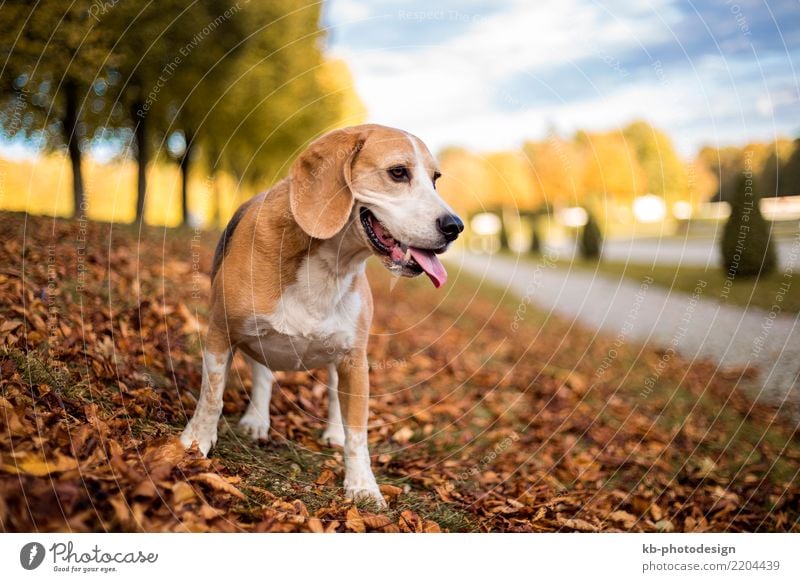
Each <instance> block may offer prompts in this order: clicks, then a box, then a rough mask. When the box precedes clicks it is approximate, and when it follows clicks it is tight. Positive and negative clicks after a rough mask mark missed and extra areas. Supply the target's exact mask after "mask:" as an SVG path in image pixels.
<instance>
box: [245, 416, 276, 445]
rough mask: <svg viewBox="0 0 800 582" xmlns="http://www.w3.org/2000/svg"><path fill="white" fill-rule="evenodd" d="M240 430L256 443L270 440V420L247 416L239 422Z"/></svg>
mask: <svg viewBox="0 0 800 582" xmlns="http://www.w3.org/2000/svg"><path fill="white" fill-rule="evenodd" d="M239 428H241V429H242V432H244V433H245V434H246V435H247V436H249V437H250V438H252V439H253V440H255V441H268V440H269V420H265V419H264V418H263V417H262V416H261V415H258V414H245V415H244V416H243V417H242V419H241V420H240V421H239Z"/></svg>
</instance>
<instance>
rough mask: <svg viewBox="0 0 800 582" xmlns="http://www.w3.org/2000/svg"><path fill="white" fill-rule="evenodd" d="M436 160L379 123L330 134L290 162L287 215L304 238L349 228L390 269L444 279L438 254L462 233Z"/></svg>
mask: <svg viewBox="0 0 800 582" xmlns="http://www.w3.org/2000/svg"><path fill="white" fill-rule="evenodd" d="M439 175H440V173H439V169H438V165H437V163H436V160H435V159H434V157H433V156H432V155H431V153H430V152H429V151H428V148H427V147H425V144H423V143H422V141H420V139H419V138H417V137H415V136H413V135H411V134H409V133H406V132H404V131H401V130H398V129H392V128H389V127H383V126H380V125H360V126H356V127H349V128H346V129H340V130H337V131H333V132H331V133H328V134H327V135H324V136H323V137H321V138H319V139H318V140H316V141H315V142H313V143H312V144H311V145H310V146H309V147H308V149H307V150H306V151H304V152H303V153H302V154H301V155H300V157H298V159H297V160H296V161H295V163H294V165H293V166H292V169H291V177H290V204H291V210H292V214H293V215H294V218H295V220H296V221H297V223H298V224H299V225H300V227H301V228H302V229H303V230H304V231H305V232H306V233H307V234H309V235H310V236H312V237H314V238H318V239H329V238H331V237H333V236H335V235H336V234H337V233H339V232H341V231H342V229H344V228H345V226H346V225H348V223H350V222H351V220H352V221H353V222H355V223H356V227H357V228H359V230H360V240H361V241H362V243H363V244H364V245H366V246H367V247H368V248H369V249H370V250H371V251H372V252H373V253H374V254H375V255H377V256H379V257H380V258H381V260H382V262H383V264H384V265H385V266H386V267H387V268H388V269H389V270H391V271H392V272H394V273H397V274H399V275H402V276H405V277H415V276H417V275H420V274H421V273H423V272H425V273H426V274H427V275H428V276H429V277H430V279H431V281H433V284H434V285H435V286H436V287H440V286H441V285H442V284H444V282H445V281H446V280H447V272H446V271H445V269H444V267H443V266H442V263H441V261H440V260H439V257H438V256H437V255H439V254H441V253H443V252H444V251H445V250H446V249H447V247H448V246H449V244H450V243H451V242H453V241H454V240H455V239H456V238H457V237H458V235H459V234H460V233H461V231H462V230H464V225H463V223H462V222H461V219H459V218H458V216H456V214H455V213H454V212H453V210H452V209H451V208H450V206H448V205H447V203H446V202H445V201H444V200H442V198H441V197H440V196H439V195H438V193H437V192H436V180H437V179H438V178H439Z"/></svg>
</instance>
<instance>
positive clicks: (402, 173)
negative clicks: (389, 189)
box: [389, 166, 410, 182]
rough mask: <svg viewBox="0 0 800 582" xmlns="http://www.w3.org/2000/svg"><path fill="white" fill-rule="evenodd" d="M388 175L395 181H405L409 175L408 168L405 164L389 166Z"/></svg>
mask: <svg viewBox="0 0 800 582" xmlns="http://www.w3.org/2000/svg"><path fill="white" fill-rule="evenodd" d="M389 175H390V176H391V177H392V180H394V181H395V182H407V181H408V180H409V179H410V177H409V175H408V168H406V167H405V166H395V167H393V168H389Z"/></svg>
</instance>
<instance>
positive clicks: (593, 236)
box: [580, 212, 603, 260]
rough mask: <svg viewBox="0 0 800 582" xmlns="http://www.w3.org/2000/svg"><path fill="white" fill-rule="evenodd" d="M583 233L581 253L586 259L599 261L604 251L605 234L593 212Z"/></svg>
mask: <svg viewBox="0 0 800 582" xmlns="http://www.w3.org/2000/svg"><path fill="white" fill-rule="evenodd" d="M588 215H589V216H588V219H587V221H586V225H585V226H584V227H583V232H582V233H581V244H580V251H581V256H582V257H583V258H584V259H592V260H594V259H599V258H600V254H601V253H602V251H603V233H602V232H600V226H599V225H598V224H597V221H596V220H595V218H594V216H593V215H592V213H591V212H589V213H588Z"/></svg>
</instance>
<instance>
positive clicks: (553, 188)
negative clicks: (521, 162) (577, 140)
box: [522, 132, 586, 208]
mask: <svg viewBox="0 0 800 582" xmlns="http://www.w3.org/2000/svg"><path fill="white" fill-rule="evenodd" d="M522 151H523V153H524V154H525V155H526V156H527V158H528V161H529V163H530V164H531V167H532V168H533V174H534V178H535V180H536V187H537V190H538V192H539V193H540V196H541V203H542V204H543V205H544V206H546V207H548V208H552V207H557V206H577V205H580V204H582V203H583V202H584V200H585V196H586V192H585V190H584V184H583V180H582V179H581V175H582V172H583V169H582V167H581V164H582V159H581V156H580V155H579V154H578V152H577V150H576V147H575V144H574V143H572V142H570V141H569V140H565V139H561V138H559V137H558V136H557V135H556V134H555V133H553V132H551V134H550V136H548V138H547V139H545V140H543V141H540V142H527V143H526V144H525V145H524V146H523V148H522Z"/></svg>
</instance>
